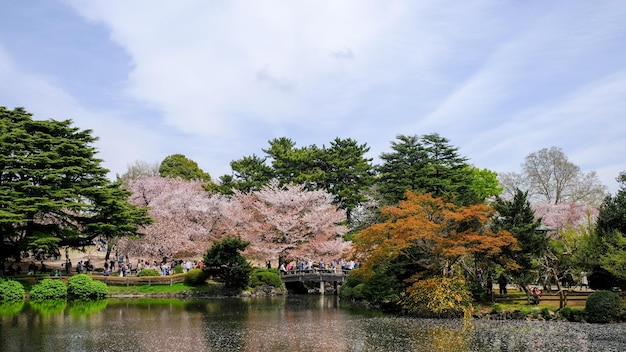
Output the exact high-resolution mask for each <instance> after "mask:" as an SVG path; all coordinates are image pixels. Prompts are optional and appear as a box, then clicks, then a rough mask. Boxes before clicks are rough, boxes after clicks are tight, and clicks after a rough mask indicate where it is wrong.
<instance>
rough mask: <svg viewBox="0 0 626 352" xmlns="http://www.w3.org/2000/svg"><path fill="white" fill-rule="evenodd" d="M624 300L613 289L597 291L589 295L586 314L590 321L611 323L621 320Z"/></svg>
mask: <svg viewBox="0 0 626 352" xmlns="http://www.w3.org/2000/svg"><path fill="white" fill-rule="evenodd" d="M621 310H622V301H621V299H620V297H619V295H618V294H617V293H615V292H611V291H606V290H603V291H596V292H594V293H592V294H590V295H589V297H587V303H586V304H585V314H586V316H587V321H588V322H590V323H609V322H613V321H617V320H619V317H620V314H621Z"/></svg>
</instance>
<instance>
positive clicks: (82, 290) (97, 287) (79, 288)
mask: <svg viewBox="0 0 626 352" xmlns="http://www.w3.org/2000/svg"><path fill="white" fill-rule="evenodd" d="M67 294H68V295H69V296H71V297H72V298H78V299H100V298H104V296H106V294H107V285H106V284H105V283H103V282H100V281H96V280H93V279H92V278H91V277H90V276H89V275H87V274H78V275H74V276H72V277H70V279H69V280H68V282H67Z"/></svg>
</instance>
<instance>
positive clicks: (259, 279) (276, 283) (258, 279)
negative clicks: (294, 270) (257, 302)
mask: <svg viewBox="0 0 626 352" xmlns="http://www.w3.org/2000/svg"><path fill="white" fill-rule="evenodd" d="M262 285H268V286H273V287H278V288H280V287H283V281H282V280H281V279H280V274H278V270H276V269H266V268H255V269H253V270H252V273H251V274H250V283H249V286H250V287H257V286H262Z"/></svg>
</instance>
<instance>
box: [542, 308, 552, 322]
mask: <svg viewBox="0 0 626 352" xmlns="http://www.w3.org/2000/svg"><path fill="white" fill-rule="evenodd" d="M541 316H542V317H543V318H544V319H545V320H550V319H552V314H551V313H550V309H548V308H547V307H543V308H541Z"/></svg>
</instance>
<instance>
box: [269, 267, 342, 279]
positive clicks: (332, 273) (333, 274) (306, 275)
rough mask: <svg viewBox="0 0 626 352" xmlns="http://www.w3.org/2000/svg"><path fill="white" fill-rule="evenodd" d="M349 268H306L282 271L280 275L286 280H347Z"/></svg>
mask: <svg viewBox="0 0 626 352" xmlns="http://www.w3.org/2000/svg"><path fill="white" fill-rule="evenodd" d="M348 273H349V270H341V269H324V270H319V269H305V270H288V271H281V273H280V277H281V279H282V280H283V281H285V282H293V281H338V282H345V281H346V277H347V276H348Z"/></svg>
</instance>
